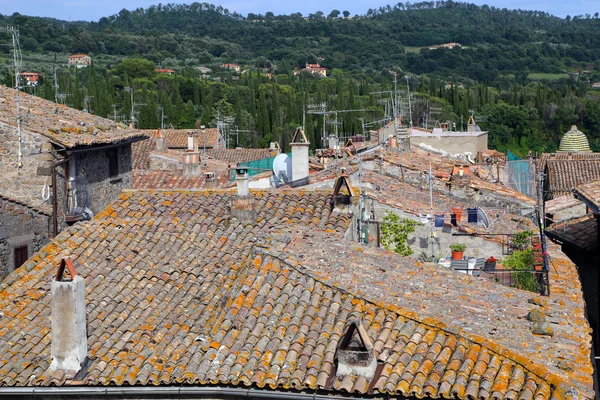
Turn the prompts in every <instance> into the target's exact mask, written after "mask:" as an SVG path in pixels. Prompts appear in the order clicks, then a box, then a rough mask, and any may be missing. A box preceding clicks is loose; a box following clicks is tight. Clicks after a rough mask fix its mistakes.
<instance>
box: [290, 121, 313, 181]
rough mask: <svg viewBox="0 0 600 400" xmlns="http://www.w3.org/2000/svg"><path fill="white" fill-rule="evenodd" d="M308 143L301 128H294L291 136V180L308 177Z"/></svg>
mask: <svg viewBox="0 0 600 400" xmlns="http://www.w3.org/2000/svg"><path fill="white" fill-rule="evenodd" d="M309 145H310V143H309V142H308V140H307V139H306V136H305V135H304V131H303V130H302V129H301V128H298V129H296V132H295V133H294V136H293V138H292V143H290V146H291V147H292V180H294V181H297V180H300V179H304V178H307V177H308V147H309Z"/></svg>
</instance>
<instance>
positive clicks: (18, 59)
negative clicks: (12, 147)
mask: <svg viewBox="0 0 600 400" xmlns="http://www.w3.org/2000/svg"><path fill="white" fill-rule="evenodd" d="M0 30H1V31H3V32H6V33H7V34H9V35H11V36H12V47H13V68H14V71H15V103H16V104H17V134H18V136H19V151H18V158H17V168H19V169H20V168H23V137H22V132H21V122H22V121H21V64H22V62H23V55H22V54H21V44H20V43H19V28H17V27H15V26H7V27H4V28H1V29H0Z"/></svg>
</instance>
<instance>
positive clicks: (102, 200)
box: [0, 86, 145, 276]
mask: <svg viewBox="0 0 600 400" xmlns="http://www.w3.org/2000/svg"><path fill="white" fill-rule="evenodd" d="M19 96H20V112H21V120H22V123H21V126H20V129H19V127H18V125H17V114H16V109H17V107H16V103H15V97H16V91H15V90H13V89H9V88H6V87H3V86H2V87H0V168H1V173H2V175H3V179H2V180H0V210H1V211H2V212H1V213H0V276H6V275H8V274H9V273H10V272H11V271H13V270H14V269H15V268H18V267H19V266H20V265H21V264H22V263H23V262H24V261H25V260H27V259H28V258H29V257H30V256H31V255H32V254H34V253H35V252H36V251H38V250H39V249H40V247H41V246H42V245H44V244H45V243H47V241H48V240H49V239H50V238H51V237H53V236H55V235H56V234H57V233H58V232H60V231H61V230H62V229H63V228H64V227H66V226H67V225H70V224H73V223H75V222H77V221H81V220H86V219H90V218H92V217H93V215H94V214H96V213H98V212H99V211H101V210H103V209H104V207H105V206H106V205H107V204H108V203H110V202H112V201H114V200H115V199H116V198H117V197H118V195H119V194H120V193H121V191H122V189H124V188H129V187H131V185H132V176H131V170H132V165H131V143H132V142H135V141H138V140H142V139H145V135H144V134H143V133H142V132H138V131H133V130H129V129H126V128H125V127H124V126H119V125H118V124H116V123H115V122H113V121H110V120H107V119H103V118H99V117H95V116H93V115H91V114H88V113H84V112H81V111H78V110H74V109H71V108H68V107H66V106H64V105H58V104H55V103H52V102H50V101H47V100H44V99H41V98H39V97H35V96H31V95H28V94H25V93H20V94H19ZM19 130H20V135H19Z"/></svg>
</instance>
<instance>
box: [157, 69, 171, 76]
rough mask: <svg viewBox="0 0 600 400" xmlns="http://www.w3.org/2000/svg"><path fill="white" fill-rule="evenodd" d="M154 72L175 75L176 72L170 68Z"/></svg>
mask: <svg viewBox="0 0 600 400" xmlns="http://www.w3.org/2000/svg"><path fill="white" fill-rule="evenodd" d="M154 72H156V73H159V74H167V75H173V74H174V73H175V70H172V69H168V68H154Z"/></svg>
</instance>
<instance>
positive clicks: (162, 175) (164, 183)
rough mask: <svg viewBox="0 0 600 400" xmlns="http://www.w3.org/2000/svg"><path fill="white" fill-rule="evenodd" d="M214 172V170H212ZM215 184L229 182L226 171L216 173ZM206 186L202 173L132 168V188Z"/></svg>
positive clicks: (195, 187) (191, 187)
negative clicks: (186, 173) (193, 173)
mask: <svg viewBox="0 0 600 400" xmlns="http://www.w3.org/2000/svg"><path fill="white" fill-rule="evenodd" d="M213 172H214V171H213ZM216 179H217V181H216V182H215V184H217V185H220V184H222V183H224V182H227V183H229V176H228V174H226V173H224V174H223V173H222V174H217V176H216ZM204 187H206V181H205V179H204V174H203V175H202V176H198V177H191V176H188V177H184V176H183V174H182V171H180V170H176V171H152V170H133V188H134V189H200V188H204Z"/></svg>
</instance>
